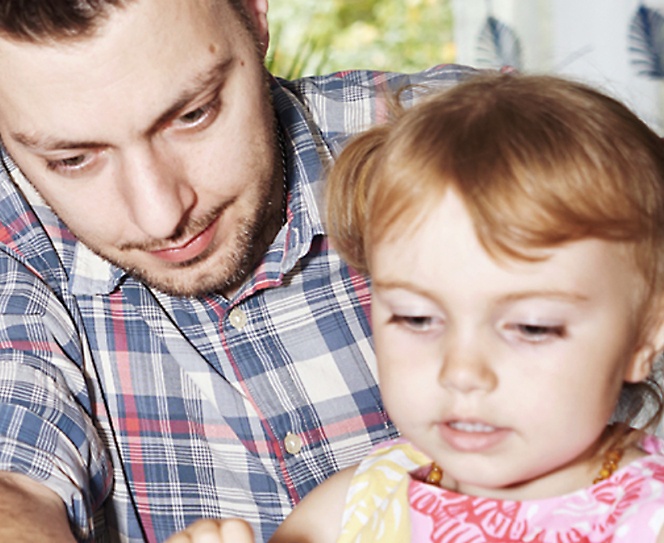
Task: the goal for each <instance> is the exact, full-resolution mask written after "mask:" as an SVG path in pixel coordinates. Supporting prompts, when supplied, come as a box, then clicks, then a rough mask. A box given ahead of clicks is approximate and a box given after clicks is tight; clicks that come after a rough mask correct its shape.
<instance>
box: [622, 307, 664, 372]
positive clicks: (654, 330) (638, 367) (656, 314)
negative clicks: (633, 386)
mask: <svg viewBox="0 0 664 543" xmlns="http://www.w3.org/2000/svg"><path fill="white" fill-rule="evenodd" d="M651 311H652V313H651V315H652V318H651V319H649V322H647V324H646V325H647V326H648V331H647V333H645V334H644V336H643V338H642V343H641V346H640V347H639V348H638V349H637V350H636V352H635V353H634V356H633V357H632V360H631V361H630V363H629V364H628V366H627V368H626V370H625V381H626V382H628V383H638V382H640V381H644V380H646V379H647V378H648V376H649V375H650V372H651V371H652V366H653V364H654V362H655V360H656V359H657V357H658V356H659V355H660V354H661V353H663V352H664V295H662V296H660V297H659V302H658V303H655V304H653V306H652V308H651Z"/></svg>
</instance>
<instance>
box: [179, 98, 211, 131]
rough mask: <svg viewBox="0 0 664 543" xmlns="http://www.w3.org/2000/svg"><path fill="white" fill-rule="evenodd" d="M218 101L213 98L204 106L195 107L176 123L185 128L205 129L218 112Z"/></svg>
mask: <svg viewBox="0 0 664 543" xmlns="http://www.w3.org/2000/svg"><path fill="white" fill-rule="evenodd" d="M219 105H220V100H219V98H215V99H214V100H212V101H210V102H208V103H207V104H205V105H204V106H201V107H197V108H196V109H192V110H191V111H189V112H187V113H185V114H184V115H181V116H180V117H178V118H177V121H176V123H177V124H179V125H181V126H184V127H186V128H191V127H205V126H207V125H208V124H210V123H211V122H212V121H213V120H214V119H215V118H216V116H217V113H218V112H219Z"/></svg>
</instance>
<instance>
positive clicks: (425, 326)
mask: <svg viewBox="0 0 664 543" xmlns="http://www.w3.org/2000/svg"><path fill="white" fill-rule="evenodd" d="M390 322H391V323H393V324H396V325H398V326H402V327H404V328H407V329H409V330H411V331H414V332H426V331H428V330H430V329H431V328H432V327H433V326H434V325H435V320H434V318H433V317H427V316H411V315H392V317H391V318H390Z"/></svg>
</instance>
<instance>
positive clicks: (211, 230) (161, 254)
mask: <svg viewBox="0 0 664 543" xmlns="http://www.w3.org/2000/svg"><path fill="white" fill-rule="evenodd" d="M218 223H219V219H217V220H215V221H212V223H210V225H208V227H207V228H206V229H205V230H203V231H202V232H200V233H198V234H196V235H195V236H194V237H193V238H191V239H189V240H188V241H187V242H186V243H183V244H181V245H178V246H177V247H169V248H167V249H159V250H157V251H150V254H151V255H153V256H155V257H157V258H159V259H161V260H164V261H166V262H171V263H174V264H181V263H182V262H188V261H190V260H193V259H195V258H197V257H199V256H200V255H201V254H203V252H204V251H205V250H206V249H207V248H208V247H209V246H210V243H212V240H213V239H214V235H215V233H216V231H217V225H218Z"/></svg>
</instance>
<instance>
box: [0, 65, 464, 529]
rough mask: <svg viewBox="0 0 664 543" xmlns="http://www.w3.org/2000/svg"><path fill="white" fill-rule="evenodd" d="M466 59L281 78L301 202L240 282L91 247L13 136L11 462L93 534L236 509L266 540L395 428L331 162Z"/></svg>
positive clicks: (3, 403)
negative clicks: (341, 248) (154, 277)
mask: <svg viewBox="0 0 664 543" xmlns="http://www.w3.org/2000/svg"><path fill="white" fill-rule="evenodd" d="M465 73H466V71H465V70H463V69H461V68H459V67H454V66H448V67H442V68H437V69H432V70H430V71H426V72H423V73H420V74H417V75H414V76H404V75H397V74H387V73H378V72H346V73H341V74H334V75H330V76H326V77H315V78H307V79H302V80H298V81H293V82H287V81H277V80H274V81H273V85H272V92H273V96H274V105H275V108H276V111H277V114H278V117H279V121H280V124H281V126H282V129H283V132H284V137H285V142H286V148H287V170H288V184H289V195H288V212H287V215H288V220H287V224H286V225H284V227H283V228H282V229H281V231H280V232H279V234H278V235H277V237H276V239H275V240H274V243H273V244H272V245H271V247H270V248H269V250H268V252H267V254H266V255H265V258H264V259H263V261H262V262H261V264H260V265H259V266H258V267H257V268H256V270H255V271H254V273H253V274H252V276H251V277H250V278H249V279H248V280H247V281H246V283H245V284H244V285H243V286H242V288H241V289H240V290H239V291H238V292H237V294H236V295H235V296H234V297H233V298H232V299H225V298H224V297H221V296H209V297H204V298H198V299H191V298H176V297H171V296H166V295H164V294H163V293H160V292H157V291H155V290H153V289H150V288H148V287H146V286H145V285H144V284H142V283H140V282H138V281H137V280H135V279H134V278H132V277H130V276H128V275H127V274H126V273H124V272H123V271H122V270H120V269H118V268H115V267H113V266H112V265H111V264H109V263H108V262H106V261H104V260H102V259H101V258H99V257H98V256H96V255H94V254H93V253H92V252H91V251H90V250H89V249H88V248H87V247H85V246H84V245H83V244H81V243H80V242H78V241H77V240H76V239H75V238H74V236H73V235H72V234H71V232H70V231H69V230H68V229H67V228H66V227H65V226H64V225H63V224H62V223H61V222H60V221H59V220H58V219H57V217H55V216H54V214H53V213H52V212H51V210H50V209H49V208H48V207H47V206H46V205H44V204H43V202H41V200H40V198H39V196H38V195H37V194H36V193H35V191H34V189H33V188H32V187H31V185H30V184H29V183H27V182H26V180H25V178H23V176H22V174H21V173H20V172H19V171H18V169H17V168H16V167H15V165H14V164H13V163H12V161H11V159H10V158H9V157H8V156H7V155H6V153H5V152H4V151H3V153H2V160H3V164H4V169H3V170H2V171H1V172H0V222H1V225H0V275H1V276H2V278H3V280H2V281H1V282H0V357H1V361H0V469H2V470H11V471H15V472H20V473H24V474H27V475H29V476H30V477H32V478H33V479H36V480H38V481H41V482H43V483H44V484H46V485H47V486H48V487H50V488H51V489H53V490H55V491H56V492H57V493H58V494H59V495H60V496H61V497H62V499H63V500H64V502H65V505H66V508H67V511H68V514H69V517H70V522H71V525H72V528H73V530H74V532H75V534H76V536H77V537H78V538H79V540H92V541H122V542H143V541H150V542H157V541H163V540H164V539H166V538H167V537H168V536H170V535H171V534H173V533H174V532H176V531H178V530H181V529H183V528H184V527H185V526H186V525H188V524H190V523H191V522H193V521H195V520H197V519H199V518H201V517H229V516H234V517H235V516H239V517H243V518H245V519H247V520H248V521H250V522H251V523H252V524H253V527H254V530H255V532H256V536H257V541H261V540H265V539H267V538H269V536H270V535H271V534H272V532H273V531H274V530H275V529H276V527H277V525H278V524H279V523H280V521H281V520H282V519H283V518H284V516H285V515H287V514H288V512H289V511H290V509H291V508H292V506H293V505H294V504H296V503H297V502H298V501H299V500H300V499H301V498H302V497H303V496H304V495H305V494H306V493H307V492H309V491H310V490H311V489H312V488H313V487H314V486H315V485H317V484H318V483H320V482H321V481H323V480H324V479H325V478H326V477H328V476H329V475H331V474H332V473H334V472H336V471H337V470H339V469H341V468H344V467H346V466H348V465H350V464H353V463H355V462H357V461H358V460H359V459H360V458H361V457H362V456H363V455H364V454H365V453H366V452H367V451H368V450H369V449H370V448H371V446H372V445H373V444H374V443H376V442H378V441H380V440H384V439H386V438H390V437H394V436H395V435H396V431H395V429H394V428H393V426H392V424H391V423H390V421H389V419H388V417H387V415H386V414H385V412H384V410H383V407H382V404H381V400H380V396H379V391H378V388H377V386H376V374H375V367H374V356H373V350H372V344H371V339H370V329H369V285H368V283H367V280H366V279H365V278H364V277H362V276H360V275H359V274H357V273H356V272H354V271H353V270H352V269H349V268H348V267H347V266H346V265H345V264H344V263H343V262H342V261H341V260H340V259H339V257H338V256H337V253H336V252H335V251H334V250H333V249H332V248H330V246H329V243H328V239H327V237H326V236H325V228H324V225H323V221H322V217H321V193H322V180H323V174H324V172H325V171H326V168H328V167H329V164H330V163H331V161H332V160H333V156H334V155H335V154H336V153H337V152H338V150H339V148H340V146H341V145H342V144H343V142H344V141H345V140H346V139H347V138H348V137H349V136H350V135H352V134H354V133H357V132H358V131H360V130H362V129H365V128H367V127H368V126H370V125H372V124H374V123H376V122H380V121H381V119H383V118H385V116H386V114H387V109H388V102H389V98H388V95H389V94H390V93H392V92H394V91H397V90H399V89H401V88H403V87H405V86H408V85H410V84H413V83H430V84H432V85H433V84H435V85H436V86H440V85H445V84H451V83H453V82H455V81H457V80H458V79H459V78H460V77H462V76H463V75H464V74H465ZM413 93H415V94H416V92H415V91H413ZM411 94H412V93H411ZM412 99H413V96H409V95H408V93H407V94H406V101H410V100H412Z"/></svg>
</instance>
